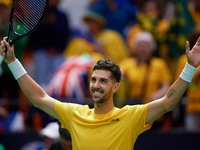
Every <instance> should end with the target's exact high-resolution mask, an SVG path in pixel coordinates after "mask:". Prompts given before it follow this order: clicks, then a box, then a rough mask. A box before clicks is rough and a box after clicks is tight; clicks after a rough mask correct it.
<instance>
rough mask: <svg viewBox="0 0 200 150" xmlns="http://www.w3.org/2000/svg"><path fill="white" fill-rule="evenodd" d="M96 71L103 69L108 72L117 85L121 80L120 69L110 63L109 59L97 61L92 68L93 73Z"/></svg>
mask: <svg viewBox="0 0 200 150" xmlns="http://www.w3.org/2000/svg"><path fill="white" fill-rule="evenodd" d="M96 69H103V70H108V71H110V72H111V73H112V78H114V79H116V81H117V82H118V83H119V82H120V80H121V74H122V73H121V70H120V67H119V66H118V65H117V64H116V63H114V62H112V61H110V60H109V59H104V60H99V61H98V62H97V63H96V64H95V65H94V67H93V71H94V70H96Z"/></svg>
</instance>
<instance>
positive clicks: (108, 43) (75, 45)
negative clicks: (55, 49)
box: [64, 11, 129, 63]
mask: <svg viewBox="0 0 200 150" xmlns="http://www.w3.org/2000/svg"><path fill="white" fill-rule="evenodd" d="M83 21H84V22H85V23H86V25H87V27H88V31H87V32H86V33H83V34H82V33H78V34H76V36H75V37H74V38H73V39H72V40H71V41H70V43H69V44H68V46H67V47H66V49H65V52H64V53H65V56H66V57H69V56H72V55H80V54H82V53H84V52H87V53H91V52H98V53H100V54H102V55H103V56H104V57H105V58H109V59H110V60H112V61H114V62H116V63H118V62H119V61H121V60H122V59H124V58H126V57H127V56H128V55H129V54H128V52H127V47H126V44H125V42H124V40H123V38H122V36H121V35H120V34H119V33H118V32H116V31H114V30H109V29H105V24H106V20H105V18H104V17H102V16H101V15H99V14H97V13H96V12H93V11H88V12H87V13H86V14H85V16H84V18H83Z"/></svg>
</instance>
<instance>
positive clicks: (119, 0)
mask: <svg viewBox="0 0 200 150" xmlns="http://www.w3.org/2000/svg"><path fill="white" fill-rule="evenodd" d="M12 3H13V1H12V0H6V1H5V0H0V39H2V38H3V37H4V36H7V34H8V25H9V15H10V10H11V7H12ZM199 35H200V0H162V1H160V0H78V1H77V0H76V1H72V0H71V1H70V0H49V7H48V11H47V13H46V15H45V17H44V20H43V21H42V23H41V24H40V25H39V26H38V28H37V29H36V30H35V31H33V32H32V33H31V34H30V35H28V36H26V37H24V38H22V39H21V40H19V41H18V42H17V43H16V44H15V45H14V47H15V55H16V57H17V58H18V59H19V60H20V61H21V62H22V64H23V66H24V67H25V69H26V70H27V72H28V74H29V75H30V76H31V77H32V78H33V79H34V80H35V81H36V82H37V83H38V84H39V85H40V86H41V87H42V88H43V89H44V90H45V91H46V92H47V93H48V94H49V95H50V96H52V97H54V98H57V99H59V100H61V101H66V102H76V103H81V104H88V105H89V106H90V107H92V103H91V100H90V93H89V88H88V86H89V82H90V76H91V72H92V66H93V65H94V63H95V62H96V61H97V60H100V59H104V58H108V59H110V60H112V61H114V62H115V63H117V64H119V66H120V68H121V71H122V74H123V76H122V81H121V83H120V88H119V90H118V92H117V93H116V94H115V97H114V102H115V105H116V107H123V106H124V105H129V104H130V105H132V104H133V105H134V104H145V103H148V102H151V101H153V100H155V99H159V98H161V97H162V96H163V95H164V94H165V92H166V91H167V89H168V88H169V87H170V85H171V84H172V83H173V82H174V81H175V80H176V79H177V78H178V77H179V74H180V73H181V71H182V69H183V68H184V65H185V63H186V61H187V59H186V55H185V54H184V53H185V43H186V41H189V42H190V47H191V48H192V47H193V45H194V44H195V43H194V42H195V41H196V40H197V38H198V37H199ZM199 91H200V69H198V70H197V72H196V74H195V76H194V78H193V80H192V82H191V84H190V86H189V87H188V89H187V91H186V92H185V94H184V96H183V97H182V99H181V100H180V102H179V104H178V105H177V107H176V108H175V110H173V111H172V112H170V113H168V114H166V115H163V116H161V117H160V118H159V119H157V120H156V121H155V122H154V124H153V127H152V128H153V129H158V130H163V131H170V130H172V129H177V128H178V129H179V130H183V131H186V132H199V131H200V94H199ZM16 118H17V119H16ZM52 121H55V120H54V119H53V118H52V117H50V116H48V115H47V114H45V113H44V112H42V111H41V110H39V109H37V108H34V107H33V106H32V105H31V104H30V102H29V101H28V100H27V99H26V97H25V96H24V95H23V93H22V91H21V90H20V88H19V86H18V84H17V82H16V81H15V79H14V78H13V75H12V74H11V72H10V71H9V69H8V67H7V65H6V64H5V63H2V65H1V66H0V132H12V131H22V132H24V131H27V130H35V131H39V130H40V129H41V128H43V127H45V126H46V125H47V124H48V123H49V122H52ZM13 124H15V126H14V127H13Z"/></svg>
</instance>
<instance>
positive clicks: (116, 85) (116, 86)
mask: <svg viewBox="0 0 200 150" xmlns="http://www.w3.org/2000/svg"><path fill="white" fill-rule="evenodd" d="M118 89H119V83H115V84H114V85H113V88H112V92H113V93H115V92H117V90H118Z"/></svg>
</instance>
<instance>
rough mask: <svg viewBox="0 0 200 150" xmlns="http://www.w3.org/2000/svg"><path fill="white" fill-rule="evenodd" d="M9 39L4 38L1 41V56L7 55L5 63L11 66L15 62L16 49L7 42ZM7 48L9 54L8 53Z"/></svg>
mask: <svg viewBox="0 0 200 150" xmlns="http://www.w3.org/2000/svg"><path fill="white" fill-rule="evenodd" d="M6 39H7V37H4V38H3V40H2V41H1V45H0V55H2V56H3V55H5V58H4V61H5V62H6V63H7V64H9V63H11V62H13V61H15V59H16V58H15V54H14V47H13V46H12V47H11V46H10V44H9V43H8V42H7V41H6ZM6 47H7V52H5V51H6Z"/></svg>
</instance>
